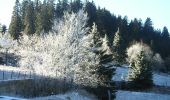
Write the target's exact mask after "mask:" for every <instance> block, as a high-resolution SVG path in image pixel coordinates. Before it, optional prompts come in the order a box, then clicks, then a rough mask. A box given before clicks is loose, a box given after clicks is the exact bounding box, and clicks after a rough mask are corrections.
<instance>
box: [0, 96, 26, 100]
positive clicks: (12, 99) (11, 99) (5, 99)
mask: <svg viewBox="0 0 170 100" xmlns="http://www.w3.org/2000/svg"><path fill="white" fill-rule="evenodd" d="M0 100H26V99H21V98H15V97H9V96H0Z"/></svg>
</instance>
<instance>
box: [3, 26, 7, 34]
mask: <svg viewBox="0 0 170 100" xmlns="http://www.w3.org/2000/svg"><path fill="white" fill-rule="evenodd" d="M6 30H7V27H6V25H2V33H3V34H5V32H6Z"/></svg>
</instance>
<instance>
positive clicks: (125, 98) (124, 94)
mask: <svg viewBox="0 0 170 100" xmlns="http://www.w3.org/2000/svg"><path fill="white" fill-rule="evenodd" d="M116 100H170V95H163V94H154V93H142V92H130V91H118V92H117V93H116Z"/></svg>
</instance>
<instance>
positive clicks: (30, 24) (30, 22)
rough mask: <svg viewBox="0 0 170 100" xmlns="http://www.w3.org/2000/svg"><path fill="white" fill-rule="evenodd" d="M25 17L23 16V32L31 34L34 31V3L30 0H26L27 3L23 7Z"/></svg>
mask: <svg viewBox="0 0 170 100" xmlns="http://www.w3.org/2000/svg"><path fill="white" fill-rule="evenodd" d="M25 10H26V11H25V12H26V13H25V18H24V26H25V28H24V33H25V34H28V35H32V34H34V33H35V11H34V4H33V2H32V1H30V0H29V1H28V5H27V7H26V9H25Z"/></svg>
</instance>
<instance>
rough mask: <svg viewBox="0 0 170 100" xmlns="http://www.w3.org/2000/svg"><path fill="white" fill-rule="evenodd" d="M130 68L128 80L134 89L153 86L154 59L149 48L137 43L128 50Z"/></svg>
mask: <svg viewBox="0 0 170 100" xmlns="http://www.w3.org/2000/svg"><path fill="white" fill-rule="evenodd" d="M127 55H128V61H129V63H130V68H129V72H128V80H129V81H130V82H131V83H132V85H131V86H132V87H134V88H139V89H142V88H148V87H151V86H152V84H153V80H152V58H153V52H152V50H151V48H150V47H149V46H147V45H146V44H143V43H136V44H134V45H132V46H131V47H129V48H128V49H127Z"/></svg>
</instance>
